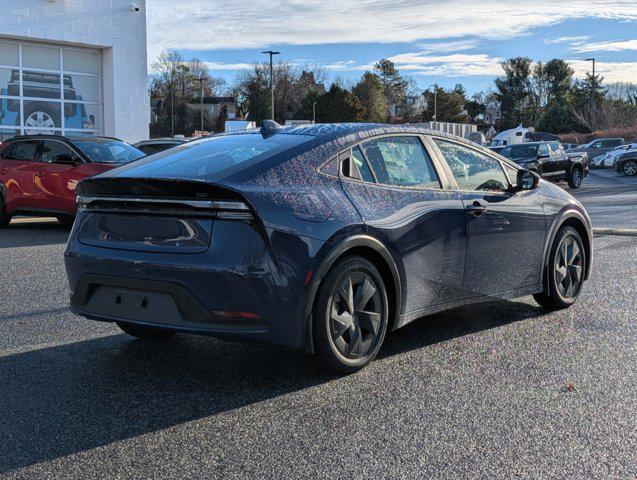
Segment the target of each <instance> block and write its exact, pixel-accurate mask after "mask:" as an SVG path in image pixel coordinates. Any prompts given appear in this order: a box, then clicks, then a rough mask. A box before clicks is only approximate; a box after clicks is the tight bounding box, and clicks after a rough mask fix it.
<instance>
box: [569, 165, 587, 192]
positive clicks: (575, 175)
mask: <svg viewBox="0 0 637 480" xmlns="http://www.w3.org/2000/svg"><path fill="white" fill-rule="evenodd" d="M583 177H584V175H583V174H582V169H581V168H579V167H573V168H572V169H571V174H570V175H569V176H568V186H569V187H571V188H579V187H580V186H581V185H582V178H583Z"/></svg>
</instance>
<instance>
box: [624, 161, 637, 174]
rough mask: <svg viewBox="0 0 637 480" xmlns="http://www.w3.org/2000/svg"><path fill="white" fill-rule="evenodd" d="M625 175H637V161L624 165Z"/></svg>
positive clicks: (626, 162) (627, 162)
mask: <svg viewBox="0 0 637 480" xmlns="http://www.w3.org/2000/svg"><path fill="white" fill-rule="evenodd" d="M622 172H623V174H624V175H637V160H627V161H625V162H624V165H622Z"/></svg>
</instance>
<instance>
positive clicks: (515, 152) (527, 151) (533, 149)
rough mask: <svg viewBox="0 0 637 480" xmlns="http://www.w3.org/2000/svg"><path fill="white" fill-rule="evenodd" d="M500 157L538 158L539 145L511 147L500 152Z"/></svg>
mask: <svg viewBox="0 0 637 480" xmlns="http://www.w3.org/2000/svg"><path fill="white" fill-rule="evenodd" d="M499 153H500V155H502V156H505V157H507V158H510V159H512V160H514V159H516V158H527V157H535V156H537V145H524V144H521V145H511V146H509V147H506V148H503V149H502V150H500V152H499Z"/></svg>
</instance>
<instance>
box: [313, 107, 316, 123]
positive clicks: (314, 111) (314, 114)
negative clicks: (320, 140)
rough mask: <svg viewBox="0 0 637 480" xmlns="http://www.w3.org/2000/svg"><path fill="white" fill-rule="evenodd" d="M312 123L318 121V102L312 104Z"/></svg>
mask: <svg viewBox="0 0 637 480" xmlns="http://www.w3.org/2000/svg"><path fill="white" fill-rule="evenodd" d="M312 123H316V102H314V103H313V104H312Z"/></svg>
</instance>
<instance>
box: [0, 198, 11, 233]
mask: <svg viewBox="0 0 637 480" xmlns="http://www.w3.org/2000/svg"><path fill="white" fill-rule="evenodd" d="M9 222H11V215H9V214H7V212H6V210H5V209H4V204H3V203H2V197H0V228H3V227H6V226H7V225H9Z"/></svg>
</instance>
